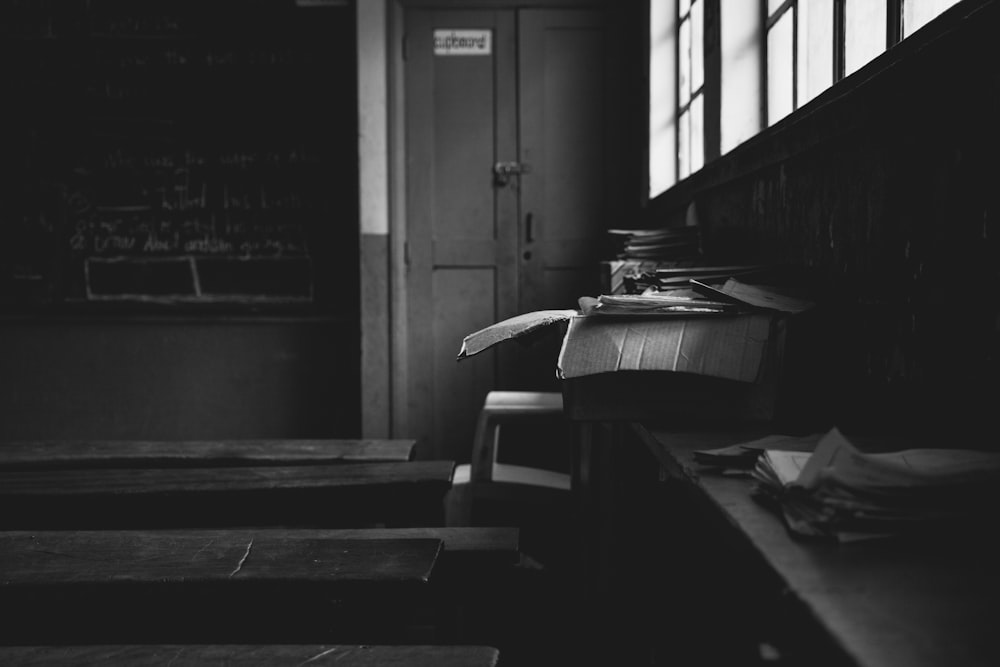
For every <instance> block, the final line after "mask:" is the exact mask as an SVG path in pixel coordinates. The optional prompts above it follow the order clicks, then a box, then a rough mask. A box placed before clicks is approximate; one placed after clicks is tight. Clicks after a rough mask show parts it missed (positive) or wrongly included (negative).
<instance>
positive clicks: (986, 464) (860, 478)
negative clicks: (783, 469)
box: [795, 428, 1000, 489]
mask: <svg viewBox="0 0 1000 667" xmlns="http://www.w3.org/2000/svg"><path fill="white" fill-rule="evenodd" d="M998 475H1000V453H997V452H992V451H980V450H973V449H936V448H920V449H905V450H901V451H896V452H886V453H881V454H865V453H862V452H861V451H859V450H858V449H857V448H856V447H855V446H854V445H852V444H851V443H850V442H849V441H848V440H847V438H845V437H844V435H843V434H842V433H841V432H840V431H839V430H838V429H836V428H834V429H831V430H830V432H829V433H827V434H826V435H825V436H824V437H823V438H822V439H821V440H820V442H819V444H817V445H816V451H815V452H814V453H813V455H812V456H811V457H810V459H809V462H808V463H807V464H806V466H805V468H803V470H802V473H801V474H800V475H799V477H798V479H796V480H795V483H796V484H797V485H798V486H801V487H803V488H806V489H811V488H815V487H817V486H818V485H819V484H820V483H822V482H824V481H825V482H835V483H836V484H838V485H841V486H844V487H847V488H853V489H866V488H877V489H883V488H890V487H907V486H910V487H915V486H945V485H961V484H968V483H975V482H981V481H984V480H988V479H997V478H998Z"/></svg>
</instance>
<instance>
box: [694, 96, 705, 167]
mask: <svg viewBox="0 0 1000 667" xmlns="http://www.w3.org/2000/svg"><path fill="white" fill-rule="evenodd" d="M703 166H705V96H704V95H698V96H697V97H695V98H694V99H693V100H691V171H692V172H695V171H698V170H699V169H701V168H702V167H703Z"/></svg>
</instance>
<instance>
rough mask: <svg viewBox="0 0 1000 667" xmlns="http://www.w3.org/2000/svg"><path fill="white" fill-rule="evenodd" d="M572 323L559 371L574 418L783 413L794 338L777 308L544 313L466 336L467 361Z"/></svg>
mask: <svg viewBox="0 0 1000 667" xmlns="http://www.w3.org/2000/svg"><path fill="white" fill-rule="evenodd" d="M566 321H568V327H567V330H566V334H565V336H564V337H563V341H562V348H561V350H560V353H559V358H558V360H557V372H558V374H559V377H561V378H562V379H563V380H564V391H565V395H566V398H567V401H566V405H567V411H568V413H569V414H570V416H571V417H573V418H576V419H600V420H604V419H630V420H634V419H644V420H645V419H660V418H675V417H682V418H684V419H686V420H702V419H705V420H714V421H729V420H737V421H768V420H770V419H771V418H772V417H773V416H774V413H775V408H776V402H777V385H778V381H777V380H778V377H779V376H780V362H781V349H782V347H783V345H784V327H783V316H782V314H781V313H779V312H776V311H760V312H753V313H744V314H735V315H712V316H676V315H674V316H652V317H637V316H608V315H584V314H583V313H582V312H581V311H568V310H563V311H538V312H536V313H526V314H524V315H519V316H517V317H515V318H511V319H509V320H504V321H502V322H498V323H497V324H495V325H492V326H491V327H487V328H486V329H483V330H481V331H478V332H475V333H473V334H470V335H469V336H466V338H465V340H464V341H463V345H462V349H461V352H460V353H459V359H462V358H464V357H468V356H472V355H473V354H478V353H479V352H481V351H483V350H485V349H488V348H489V347H492V346H493V345H495V344H497V343H500V342H502V341H504V340H509V339H512V338H517V337H519V336H522V335H525V334H528V333H530V332H532V331H536V330H538V329H539V328H541V327H547V326H552V325H553V324H555V323H557V322H566Z"/></svg>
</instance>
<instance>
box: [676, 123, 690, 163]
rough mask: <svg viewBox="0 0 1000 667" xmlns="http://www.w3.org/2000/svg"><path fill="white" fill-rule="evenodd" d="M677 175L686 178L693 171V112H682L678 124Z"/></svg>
mask: <svg viewBox="0 0 1000 667" xmlns="http://www.w3.org/2000/svg"><path fill="white" fill-rule="evenodd" d="M677 135H678V136H677V144H678V145H677V175H678V178H685V177H686V176H688V175H689V174H690V173H691V160H690V155H691V112H690V111H685V112H684V113H682V114H681V117H680V124H679V125H678V126H677Z"/></svg>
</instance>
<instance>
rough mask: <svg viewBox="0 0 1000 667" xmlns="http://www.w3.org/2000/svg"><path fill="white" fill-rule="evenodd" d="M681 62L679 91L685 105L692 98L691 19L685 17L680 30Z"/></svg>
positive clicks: (681, 102) (679, 66)
mask: <svg viewBox="0 0 1000 667" xmlns="http://www.w3.org/2000/svg"><path fill="white" fill-rule="evenodd" d="M678 51H679V53H680V62H679V63H678V64H677V72H678V75H679V76H680V81H679V85H678V91H679V94H680V104H681V106H684V105H685V104H687V103H688V100H690V99H691V19H684V21H683V22H682V23H681V30H680V45H679V50H678Z"/></svg>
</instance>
